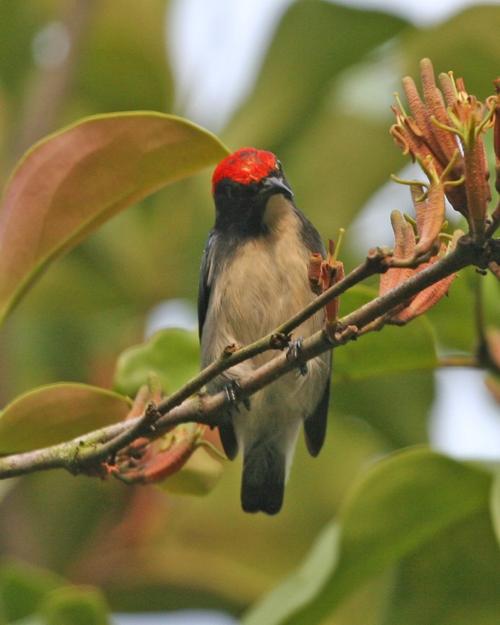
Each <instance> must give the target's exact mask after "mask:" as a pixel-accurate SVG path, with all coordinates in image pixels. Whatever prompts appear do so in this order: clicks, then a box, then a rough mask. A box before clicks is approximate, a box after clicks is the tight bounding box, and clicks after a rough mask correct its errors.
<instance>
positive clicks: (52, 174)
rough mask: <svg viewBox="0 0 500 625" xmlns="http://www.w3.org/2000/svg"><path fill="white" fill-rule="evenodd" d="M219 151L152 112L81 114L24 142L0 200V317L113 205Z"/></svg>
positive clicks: (204, 137) (189, 128)
mask: <svg viewBox="0 0 500 625" xmlns="http://www.w3.org/2000/svg"><path fill="white" fill-rule="evenodd" d="M226 153H227V151H226V149H225V148H224V146H223V145H222V144H221V143H220V141H219V140H218V139H217V138H216V137H215V136H214V135H212V134H211V133H209V132H207V131H206V130H203V129H202V128H200V127H198V126H196V125H194V124H192V123H190V122H188V121H186V120H183V119H180V118H178V117H173V116H171V115H164V114H162V113H155V112H131V113H110V114H108V115H101V116H95V117H88V118H85V119H83V120H80V121H79V122H77V123H76V124H74V125H72V126H69V127H68V128H66V129H63V130H62V131H60V132H58V133H55V134H53V135H50V136H49V137H47V138H45V139H43V140H42V141H40V142H39V143H37V144H36V145H35V146H34V147H32V148H31V149H30V150H29V151H28V152H27V153H26V154H25V155H24V157H23V158H22V159H21V161H20V162H19V164H18V165H17V167H16V169H15V170H14V172H13V174H12V176H11V178H10V180H9V182H8V184H7V188H6V190H5V193H4V197H3V201H2V205H1V206H0V320H1V319H3V318H4V317H5V316H6V315H7V314H8V312H9V311H10V310H11V309H12V307H13V306H14V305H15V304H16V303H17V301H18V300H19V299H20V298H21V296H22V295H23V294H24V293H25V291H26V290H27V289H28V288H29V286H30V285H31V284H32V283H33V281H34V280H35V279H36V278H37V277H38V276H39V275H40V274H41V272H42V271H43V270H44V269H45V268H46V267H47V265H48V264H49V263H50V262H51V261H52V260H54V259H55V258H56V257H58V256H60V255H61V254H63V253H64V252H66V251H67V250H69V249H71V248H72V247H74V246H75V245H76V244H77V243H78V242H80V241H81V240H82V239H84V238H85V237H86V236H87V235H88V234H89V233H90V232H92V231H93V230H95V229H96V228H97V227H98V226H99V225H100V224H102V223H103V222H105V221H106V220H107V219H109V218H110V217H112V216H113V215H114V214H116V213H117V212H118V211H120V210H122V209H124V208H125V207H127V206H129V205H130V204H133V203H134V202H137V201H138V200H140V199H142V198H144V197H145V196H147V195H149V194H150V193H153V192H154V191H157V190H158V189H160V188H161V187H163V186H165V185H167V184H169V183H172V182H175V181H177V180H180V179H182V178H185V177H187V176H190V175H192V174H194V173H196V172H197V171H199V170H201V169H202V168H204V167H207V166H208V165H210V164H212V163H214V162H216V161H217V160H219V159H220V158H222V157H224V156H225V154H226Z"/></svg>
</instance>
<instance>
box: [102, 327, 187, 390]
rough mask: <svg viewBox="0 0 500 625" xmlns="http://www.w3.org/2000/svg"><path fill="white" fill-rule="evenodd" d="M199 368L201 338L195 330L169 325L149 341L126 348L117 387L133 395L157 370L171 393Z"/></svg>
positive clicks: (163, 386)
mask: <svg viewBox="0 0 500 625" xmlns="http://www.w3.org/2000/svg"><path fill="white" fill-rule="evenodd" d="M198 370H199V342H198V337H197V336H196V334H195V333H194V332H189V331H187V330H181V329H180V328H168V329H166V330H160V331H158V332H156V333H155V334H154V335H153V336H152V337H151V338H150V339H149V340H148V341H146V342H145V343H142V344H141V345H137V346H134V347H130V348H129V349H127V350H125V351H124V352H123V353H122V354H121V355H120V357H119V358H118V362H117V365H116V372H115V380H114V386H115V388H116V389H117V390H118V391H119V392H121V393H125V394H127V395H130V396H134V395H135V393H137V391H138V389H139V388H140V387H141V386H142V385H143V384H146V383H147V381H148V378H149V376H150V375H151V374H155V375H156V376H157V377H158V378H159V380H160V383H161V386H162V389H163V390H164V391H165V392H167V393H170V392H172V391H174V390H176V389H177V388H179V387H180V386H181V385H182V384H183V383H184V382H186V381H187V380H188V379H189V378H191V377H192V376H194V375H195V374H196V373H197V372H198Z"/></svg>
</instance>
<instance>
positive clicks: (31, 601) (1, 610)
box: [0, 562, 64, 624]
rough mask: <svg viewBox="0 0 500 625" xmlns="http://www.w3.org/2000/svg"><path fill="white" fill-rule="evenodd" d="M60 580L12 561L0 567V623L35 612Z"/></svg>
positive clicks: (47, 572) (40, 570) (16, 619)
mask: <svg viewBox="0 0 500 625" xmlns="http://www.w3.org/2000/svg"><path fill="white" fill-rule="evenodd" d="M63 584H64V580H63V579H62V578H60V577H58V576H57V575H54V574H53V573H50V572H49V571H44V570H42V569H38V568H35V567H33V566H30V565H27V564H24V563H20V562H12V563H8V564H4V565H3V566H2V567H1V568H0V623H2V624H3V623H12V622H14V621H18V620H20V619H23V618H26V617H28V616H30V615H32V614H35V613H36V612H38V610H39V608H40V605H41V604H42V601H43V599H44V597H45V596H46V595H47V594H48V593H49V592H51V591H52V590H54V589H55V588H58V587H59V586H61V585H63Z"/></svg>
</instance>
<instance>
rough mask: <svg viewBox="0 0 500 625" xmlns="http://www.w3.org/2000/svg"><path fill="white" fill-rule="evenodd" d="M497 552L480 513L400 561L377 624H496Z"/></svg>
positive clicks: (499, 599)
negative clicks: (381, 619)
mask: <svg viewBox="0 0 500 625" xmlns="http://www.w3.org/2000/svg"><path fill="white" fill-rule="evenodd" d="M499 588H500V551H499V550H498V545H497V543H496V541H495V536H494V534H493V531H492V528H491V523H490V520H489V518H488V514H487V511H486V510H481V511H479V512H478V513H477V514H474V515H472V516H470V517H467V518H466V519H464V520H463V521H461V522H459V523H457V524H455V525H454V526H452V527H450V528H449V529H448V530H447V531H446V532H443V533H441V534H439V535H437V536H436V537H435V538H434V539H433V540H431V541H430V542H429V543H426V544H424V545H423V546H422V547H421V548H420V549H419V550H418V551H416V552H415V553H414V554H412V555H410V556H409V557H407V558H405V559H404V560H403V561H402V562H401V564H400V566H399V567H398V570H397V571H396V575H395V580H394V589H393V593H392V596H391V597H390V600H389V601H387V602H386V610H385V618H384V619H383V621H382V623H383V625H401V624H402V623H404V625H427V624H430V623H436V624H437V623H439V625H471V624H472V623H473V624H474V625H497V623H498V615H499V614H500V592H499V591H498V589H499Z"/></svg>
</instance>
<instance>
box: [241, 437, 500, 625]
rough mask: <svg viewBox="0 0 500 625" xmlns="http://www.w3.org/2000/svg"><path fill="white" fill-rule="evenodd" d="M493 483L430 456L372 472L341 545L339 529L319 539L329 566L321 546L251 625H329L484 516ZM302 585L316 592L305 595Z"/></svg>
mask: <svg viewBox="0 0 500 625" xmlns="http://www.w3.org/2000/svg"><path fill="white" fill-rule="evenodd" d="M490 483H491V479H490V476H489V475H488V474H487V473H485V472H483V471H482V470H480V469H479V468H475V467H473V466H470V465H467V464H464V463H459V462H456V461H454V460H451V459H449V458H446V457H444V456H441V455H439V454H437V453H434V452H432V451H429V450H427V449H425V448H415V449H410V450H405V451H402V452H398V453H395V454H393V455H391V456H389V457H387V458H386V459H384V460H383V461H381V462H379V463H377V464H375V465H373V466H372V467H371V468H370V469H369V470H368V471H366V472H365V474H364V475H363V477H362V478H361V479H360V480H359V481H358V483H357V485H355V487H354V488H353V489H352V490H351V491H350V493H349V496H348V497H347V499H346V501H345V503H344V505H343V507H342V509H341V511H340V514H339V518H338V523H339V538H337V539H336V538H335V533H334V531H333V529H332V530H327V531H326V534H324V535H323V536H322V537H321V538H320V539H319V541H323V540H324V537H325V536H330V538H331V539H332V540H331V543H330V544H329V546H328V551H327V552H326V553H324V554H323V558H316V557H314V553H315V552H317V551H318V549H319V548H318V543H316V545H315V546H314V547H313V551H312V555H311V556H310V557H309V559H308V561H307V563H306V565H304V567H303V568H301V569H299V571H298V572H297V573H295V574H294V575H293V576H292V577H291V578H290V579H288V580H287V581H285V582H284V584H283V585H282V586H279V587H278V588H277V589H276V590H274V591H273V592H271V593H270V594H269V595H268V596H267V597H264V599H263V600H262V601H261V602H260V603H258V604H257V605H256V607H255V608H253V609H252V610H251V611H250V612H249V613H248V614H247V616H246V618H245V619H244V623H245V625H257V624H258V625H278V624H279V625H285V624H286V625H315V624H316V623H321V622H323V620H324V618H325V617H326V616H327V615H328V614H330V613H331V612H332V611H333V610H334V609H335V608H336V607H337V606H338V605H339V604H340V603H341V602H342V601H343V600H344V599H345V598H346V597H347V596H348V595H349V594H350V593H351V592H352V591H353V590H354V589H355V588H358V587H359V586H360V585H361V584H363V583H364V582H365V581H366V579H368V578H369V577H370V576H373V575H375V574H377V573H380V572H382V571H384V570H385V569H386V568H387V567H389V566H390V565H392V564H394V563H396V562H397V561H398V560H400V559H401V558H403V557H405V556H407V555H408V554H411V553H413V552H415V551H416V550H417V549H419V548H420V547H421V546H422V545H425V544H426V543H427V542H429V541H431V540H432V539H434V538H435V537H437V536H438V535H439V533H440V532H442V531H443V530H445V529H447V528H450V527H452V526H454V525H455V524H456V523H458V522H460V521H462V520H463V519H465V518H467V517H468V516H470V515H471V514H473V513H476V512H478V511H479V510H481V509H483V510H485V509H486V506H487V500H488V492H489V487H490ZM320 544H321V542H320ZM337 550H338V557H337V556H336V552H337ZM325 562H327V563H329V564H328V568H329V571H325ZM294 578H295V583H294V581H293V580H294ZM300 584H303V585H304V584H307V585H309V588H311V589H312V591H311V592H310V593H303V594H300V592H299V591H298V586H299V585H300ZM284 588H285V590H283V589H284ZM287 588H288V590H289V592H288V593H287V590H286V589H287ZM287 594H288V596H285V595H287Z"/></svg>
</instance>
